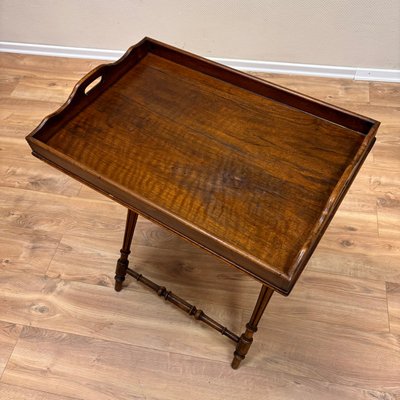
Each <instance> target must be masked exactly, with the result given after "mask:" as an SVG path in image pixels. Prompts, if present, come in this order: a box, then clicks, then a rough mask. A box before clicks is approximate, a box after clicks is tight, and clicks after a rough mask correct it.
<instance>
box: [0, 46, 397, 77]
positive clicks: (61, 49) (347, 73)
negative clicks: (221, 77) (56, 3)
mask: <svg viewBox="0 0 400 400" xmlns="http://www.w3.org/2000/svg"><path fill="white" fill-rule="evenodd" d="M0 52H8V53H21V54H32V55H41V56H52V57H71V58H87V59H94V60H107V61H113V60H117V59H118V58H120V57H121V56H122V54H124V51H122V50H106V49H92V48H86V47H66V46H52V45H45V44H32V43H17V42H0ZM210 60H213V61H216V62H219V63H221V64H224V65H227V66H229V67H232V68H236V69H238V70H241V71H250V72H264V73H276V74H293V75H306V76H318V77H326V78H347V79H354V80H362V81H380V82H400V70H394V69H377V68H356V67H341V66H333V65H317V64H298V63H286V62H273V61H256V60H238V59H231V58H219V57H210Z"/></svg>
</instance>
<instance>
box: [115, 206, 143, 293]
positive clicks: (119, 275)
mask: <svg viewBox="0 0 400 400" xmlns="http://www.w3.org/2000/svg"><path fill="white" fill-rule="evenodd" d="M137 219H138V215H137V213H135V212H134V211H132V210H129V209H128V215H127V217H126V226H125V234H124V241H123V244H122V249H121V257H120V258H119V260H118V261H117V267H116V270H115V278H114V279H115V286H114V289H115V290H116V291H117V292H119V291H121V289H122V283H123V282H124V280H125V276H126V271H127V269H128V266H129V260H128V257H129V254H130V253H131V250H130V249H131V244H132V238H133V232H134V231H135V227H136V222H137Z"/></svg>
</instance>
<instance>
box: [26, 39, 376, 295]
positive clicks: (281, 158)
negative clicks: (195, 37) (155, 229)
mask: <svg viewBox="0 0 400 400" xmlns="http://www.w3.org/2000/svg"><path fill="white" fill-rule="evenodd" d="M98 77H102V81H101V83H100V84H99V85H98V86H96V87H95V88H94V89H92V91H90V92H89V93H88V95H85V89H86V87H87V86H88V85H89V84H90V83H91V82H92V81H93V80H94V79H96V78H98ZM313 111H314V112H313ZM377 126H378V123H377V122H375V121H373V120H370V119H368V118H364V117H360V116H358V115H356V114H352V113H349V112H345V111H341V110H340V109H338V108H336V107H333V106H328V105H326V104H324V103H322V102H319V101H316V100H312V99H309V98H307V97H305V96H302V95H297V94H296V93H294V92H291V91H288V90H286V89H281V88H279V87H278V86H276V85H272V84H268V83H265V82H262V81H259V80H257V79H254V78H250V77H247V76H246V75H244V74H241V73H238V72H236V71H233V70H230V69H228V68H225V67H221V66H218V65H217V64H214V63H211V62H208V61H205V60H203V59H201V58H199V57H196V56H192V55H189V54H188V53H185V52H181V51H179V50H176V49H173V48H171V47H169V46H167V45H163V44H160V43H159V42H155V41H153V40H151V39H145V40H144V41H142V42H141V43H139V44H138V45H137V46H136V47H133V48H132V49H131V50H130V51H128V53H127V54H126V55H125V56H124V57H123V59H121V60H120V61H118V62H117V63H115V64H111V65H107V66H100V67H98V68H96V69H95V70H94V71H93V72H92V73H91V74H90V75H89V76H87V77H86V78H84V79H83V80H81V82H80V83H79V84H78V85H77V86H76V88H75V90H74V92H73V94H72V95H71V97H70V99H69V101H68V102H67V104H66V105H65V106H64V107H63V108H62V110H61V111H60V112H58V113H55V114H54V115H53V116H52V117H50V118H48V119H47V120H45V121H44V122H43V123H42V124H41V125H40V126H39V127H38V129H37V130H35V131H34V132H33V134H31V135H30V136H29V137H28V141H29V143H30V144H31V146H32V148H33V150H34V152H35V153H36V155H38V156H39V157H41V158H43V159H45V160H47V161H49V162H50V163H52V164H53V165H56V166H57V167H58V168H60V169H62V170H63V171H64V172H66V173H68V174H70V175H72V176H74V177H76V178H77V179H80V180H82V181H84V182H85V183H87V184H89V185H90V186H92V187H94V188H96V189H97V190H100V191H102V192H103V193H105V194H107V195H110V196H111V197H113V198H114V199H116V200H117V201H119V202H121V203H122V204H124V205H127V206H128V207H130V208H132V209H134V210H135V211H137V212H139V213H140V214H142V215H144V216H146V217H148V218H150V219H152V220H154V221H156V222H159V223H161V224H162V225H164V226H166V227H168V228H169V229H171V230H173V231H175V232H177V233H178V234H180V235H182V236H183V237H185V238H187V239H189V240H190V241H192V242H194V243H195V244H197V245H199V246H201V247H203V248H205V249H207V250H209V251H211V252H212V253H215V254H217V255H219V256H220V257H221V258H223V259H224V260H226V261H228V262H229V263H231V264H233V265H235V266H237V267H238V268H240V269H242V270H244V271H246V272H248V273H249V274H251V275H252V276H253V277H255V278H257V279H258V280H260V281H261V282H263V283H266V284H268V285H269V286H271V287H273V288H274V289H275V290H277V291H279V292H280V293H283V294H288V293H289V292H290V290H291V289H292V288H293V285H294V283H295V282H296V280H297V278H298V276H299V274H300V272H301V270H302V269H303V268H304V266H305V264H306V262H307V260H308V259H309V257H310V256H311V253H312V251H313V249H314V248H315V246H316V244H317V243H318V241H319V239H320V237H321V235H322V234H323V232H324V230H325V229H326V227H327V224H328V223H329V221H330V219H331V218H332V216H333V214H334V212H335V210H336V208H337V206H338V205H339V203H340V201H341V199H342V198H343V196H344V193H345V191H346V189H347V188H348V186H349V184H350V183H351V181H352V179H353V178H354V176H355V173H356V172H357V171H358V169H359V167H360V165H361V163H362V161H363V159H364V158H365V156H366V154H367V153H368V151H369V150H370V148H371V146H372V144H373V140H374V135H375V131H376V129H377Z"/></svg>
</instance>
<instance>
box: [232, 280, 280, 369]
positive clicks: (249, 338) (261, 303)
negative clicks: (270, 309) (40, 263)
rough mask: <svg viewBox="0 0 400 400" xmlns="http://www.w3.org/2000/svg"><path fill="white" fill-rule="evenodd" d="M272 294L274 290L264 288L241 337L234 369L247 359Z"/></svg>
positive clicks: (234, 358)
mask: <svg viewBox="0 0 400 400" xmlns="http://www.w3.org/2000/svg"><path fill="white" fill-rule="evenodd" d="M272 293H274V291H273V289H271V288H269V287H268V286H265V285H263V286H262V288H261V291H260V294H259V295H258V299H257V303H256V306H255V307H254V310H253V314H252V315H251V318H250V321H249V322H248V323H247V324H246V331H245V332H244V333H242V335H241V336H240V339H239V342H238V343H237V345H236V350H235V352H234V353H233V360H232V364H231V365H232V368H233V369H237V368H239V365H240V362H241V361H242V360H244V358H245V357H246V354H247V352H248V351H249V349H250V346H251V344H252V343H253V335H254V333H255V332H257V325H258V323H259V322H260V319H261V317H262V315H263V313H264V310H265V307H267V304H268V302H269V300H270V298H271V296H272Z"/></svg>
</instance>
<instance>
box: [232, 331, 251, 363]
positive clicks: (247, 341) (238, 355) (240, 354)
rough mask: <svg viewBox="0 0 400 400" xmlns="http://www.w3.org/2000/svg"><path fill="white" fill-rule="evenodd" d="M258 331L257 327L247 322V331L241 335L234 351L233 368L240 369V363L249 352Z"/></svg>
mask: <svg viewBox="0 0 400 400" xmlns="http://www.w3.org/2000/svg"><path fill="white" fill-rule="evenodd" d="M256 331H257V328H255V327H253V326H251V325H249V324H247V325H246V332H245V333H243V334H242V336H240V339H239V341H238V343H237V345H236V350H235V352H234V353H233V360H232V364H231V366H232V368H233V369H238V368H239V365H240V363H241V362H242V361H243V360H244V359H245V357H246V354H247V352H248V351H249V349H250V346H251V344H252V343H253V335H254V333H255V332H256Z"/></svg>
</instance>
